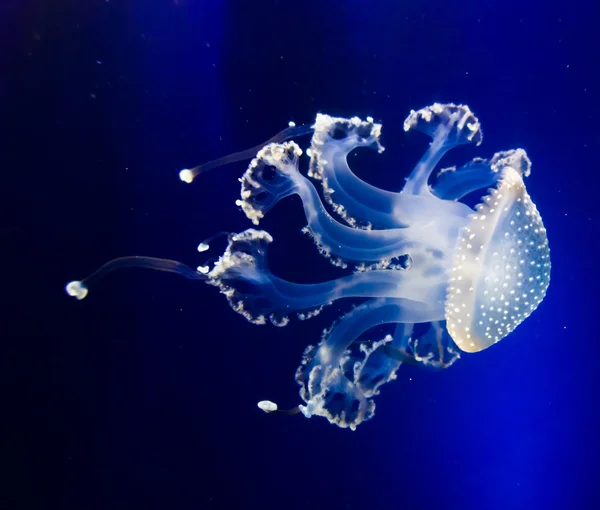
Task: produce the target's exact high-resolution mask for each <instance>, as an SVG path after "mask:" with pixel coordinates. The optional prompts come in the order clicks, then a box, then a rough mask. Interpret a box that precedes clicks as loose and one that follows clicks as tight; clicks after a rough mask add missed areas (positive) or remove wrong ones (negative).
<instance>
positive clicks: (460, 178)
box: [432, 149, 531, 200]
mask: <svg viewBox="0 0 600 510" xmlns="http://www.w3.org/2000/svg"><path fill="white" fill-rule="evenodd" d="M507 166H510V167H511V168H513V169H514V170H516V171H517V173H519V174H520V175H521V176H524V177H527V176H528V175H529V174H530V173H531V160H530V159H529V157H528V156H527V153H526V152H525V151H524V150H523V149H513V150H509V151H502V152H497V153H496V154H494V156H493V157H492V159H490V160H486V159H481V158H475V159H473V160H472V161H470V162H469V163H467V164H466V165H463V166H461V167H460V168H458V169H457V168H456V167H451V168H444V169H442V170H440V172H439V173H438V176H437V180H436V182H435V184H434V185H433V190H432V191H433V193H434V195H436V196H437V197H439V198H442V199H444V200H460V199H461V198H463V197H465V196H466V195H468V194H469V193H472V192H473V191H477V190H479V189H484V188H490V187H492V186H495V185H496V184H497V183H498V180H499V179H500V178H501V176H502V172H501V170H502V169H503V168H505V167H507Z"/></svg>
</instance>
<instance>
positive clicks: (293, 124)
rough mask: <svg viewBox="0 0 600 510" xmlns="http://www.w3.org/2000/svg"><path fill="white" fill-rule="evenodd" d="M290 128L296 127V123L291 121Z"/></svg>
mask: <svg viewBox="0 0 600 510" xmlns="http://www.w3.org/2000/svg"><path fill="white" fill-rule="evenodd" d="M288 126H289V127H296V123H295V122H294V121H293V120H290V121H289V122H288Z"/></svg>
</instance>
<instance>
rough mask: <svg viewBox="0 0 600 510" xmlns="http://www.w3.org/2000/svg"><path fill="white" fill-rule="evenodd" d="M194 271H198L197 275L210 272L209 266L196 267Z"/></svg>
mask: <svg viewBox="0 0 600 510" xmlns="http://www.w3.org/2000/svg"><path fill="white" fill-rule="evenodd" d="M196 271H198V272H199V273H202V274H208V273H209V272H210V267H209V266H198V267H197V268H196Z"/></svg>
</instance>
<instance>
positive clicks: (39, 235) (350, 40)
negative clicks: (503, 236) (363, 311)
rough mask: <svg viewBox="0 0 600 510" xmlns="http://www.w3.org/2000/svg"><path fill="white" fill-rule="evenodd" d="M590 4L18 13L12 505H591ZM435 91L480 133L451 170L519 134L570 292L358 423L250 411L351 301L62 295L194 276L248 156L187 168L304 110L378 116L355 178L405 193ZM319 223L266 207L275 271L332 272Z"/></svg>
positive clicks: (29, 8)
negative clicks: (106, 274)
mask: <svg viewBox="0 0 600 510" xmlns="http://www.w3.org/2000/svg"><path fill="white" fill-rule="evenodd" d="M596 4H597V2H593V1H588V2H584V1H577V0H575V1H570V2H567V1H560V2H549V3H548V2H546V3H541V2H511V1H509V2H490V3H487V4H485V3H483V2H480V1H479V2H474V1H462V2H442V1H440V0H434V1H431V2H400V1H395V2H385V1H382V2H378V1H373V0H372V1H359V0H352V1H347V2H334V1H318V2H317V1H313V0H304V1H291V0H286V1H283V0H280V1H264V2H263V1H254V2H243V1H216V0H204V1H200V0H177V1H173V0H152V1H151V0H146V1H142V0H130V1H125V0H121V1H119V0H110V2H108V1H104V0H87V1H74V0H71V1H66V0H55V1H37V2H35V1H34V2H11V1H7V2H5V4H4V5H3V7H2V8H1V11H0V12H1V14H2V16H1V17H2V35H1V36H0V37H1V38H2V45H3V48H4V50H6V51H3V52H2V55H3V56H2V58H3V61H2V68H3V69H4V70H5V71H6V72H5V73H4V77H3V78H0V84H1V85H0V93H1V94H2V97H3V98H4V99H3V100H2V101H1V104H0V114H1V115H2V117H3V118H4V119H5V121H4V122H2V124H3V125H2V132H3V136H2V144H3V145H4V144H5V145H6V147H5V149H4V150H3V151H2V156H1V161H2V163H3V164H2V168H3V181H4V185H3V186H2V190H1V197H2V200H1V201H2V206H1V207H2V224H1V225H0V226H1V231H0V237H1V239H2V243H1V244H2V247H3V259H4V260H5V261H6V262H5V264H4V277H3V280H4V285H3V286H4V289H3V293H2V294H3V298H2V299H3V311H4V313H5V319H4V320H3V326H2V329H3V330H4V333H2V338H3V339H4V342H2V345H3V346H2V351H3V352H2V354H1V355H0V357H1V358H2V362H1V364H2V367H1V369H2V370H1V371H2V374H3V375H2V378H3V379H4V378H6V382H5V383H4V384H3V385H2V388H3V389H2V398H3V402H4V405H3V419H2V421H3V422H4V427H6V432H5V433H4V434H2V439H1V441H2V451H3V452H4V453H3V454H2V458H3V461H2V462H3V464H5V468H4V470H3V471H4V473H5V478H4V480H3V482H2V484H5V488H4V489H2V490H1V491H0V493H1V494H0V498H1V499H0V508H2V509H7V510H9V509H10V510H13V509H19V510H20V509H30V508H35V509H49V508H60V509H61V510H67V509H79V510H91V509H111V510H115V509H154V508H156V509H159V508H160V509H170V510H171V509H207V510H209V509H210V510H213V509H214V510H217V509H254V508H261V509H265V510H269V509H294V510H295V509H331V510H337V509H340V510H350V509H352V510H354V509H380V508H399V509H400V508H401V509H403V510H404V509H429V508H444V509H461V510H467V509H506V508H511V509H532V508H535V509H547V508H557V509H567V508H568V509H597V508H600V465H599V460H598V459H599V458H600V457H599V454H600V439H599V437H600V434H599V433H598V431H599V430H600V418H599V415H598V410H597V402H598V391H597V390H598V389H599V388H600V384H599V377H598V370H599V368H600V362H599V360H600V347H599V344H598V340H599V333H598V326H597V322H596V320H595V319H596V317H597V314H598V308H599V305H600V300H599V299H598V277H599V276H600V274H599V273H600V271H599V269H598V263H597V254H598V249H597V246H598V243H599V242H600V241H598V239H597V238H598V234H600V218H599V215H598V210H597V206H598V199H597V190H598V185H597V180H598V159H597V156H598V151H597V147H598V144H599V142H600V128H599V127H598V118H599V117H600V107H599V106H598V104H599V103H598V96H599V94H600V77H599V74H598V69H597V64H596V63H595V61H596V59H597V55H598V50H599V49H600V39H599V35H598V28H597V22H596V20H597V19H598V14H599V13H598V11H599V10H600V7H598V6H597V5H596ZM434 101H444V102H449V101H453V102H462V103H466V104H468V105H469V106H470V107H471V108H472V109H473V111H474V112H475V114H476V115H477V116H478V117H479V118H480V120H481V122H482V125H483V130H484V135H485V136H484V142H483V145H482V146H481V147H479V148H477V149H474V148H470V147H467V148H460V149H457V150H455V151H453V153H451V155H450V156H449V158H448V160H445V161H444V162H445V163H446V162H447V163H448V164H451V163H460V162H464V161H466V160H468V159H471V158H472V157H475V156H483V157H486V156H491V155H492V154H493V153H494V152H496V151H498V150H506V149H511V148H516V147H522V148H524V149H526V150H527V152H528V154H529V156H530V157H531V159H532V161H533V170H532V175H531V177H530V178H529V179H528V190H529V192H530V194H531V196H532V198H533V200H534V202H535V203H536V204H537V206H538V208H539V210H540V212H541V214H542V217H543V218H544V221H545V224H546V227H547V230H548V234H549V239H550V246H551V250H552V262H553V272H552V281H551V285H550V289H549V293H548V295H547V297H546V299H545V301H544V302H543V303H542V305H541V306H540V308H539V309H538V310H537V311H536V312H535V313H534V314H533V316H532V317H530V318H529V319H528V320H527V321H526V322H525V323H524V324H523V325H521V326H520V327H519V328H518V330H517V331H516V332H515V333H513V334H512V335H511V336H510V337H509V338H507V339H506V340H504V341H503V342H501V343H500V344H499V345H497V346H494V347H493V348H491V349H489V350H486V351H485V352H482V353H480V354H477V355H470V356H469V355H464V356H463V358H462V359H461V360H460V361H459V362H458V363H457V364H456V365H454V366H453V367H451V368H450V369H449V370H447V371H444V372H441V373H435V372H427V371H423V370H419V369H416V368H414V367H403V368H402V369H401V370H400V371H399V373H398V380H397V381H396V382H394V383H393V384H389V385H387V386H386V387H384V388H383V390H382V394H381V395H380V397H379V398H378V399H377V412H376V416H375V418H374V419H373V420H371V421H370V422H367V423H365V424H363V425H361V426H360V427H359V429H358V430H357V431H356V432H350V431H348V430H340V429H338V428H337V427H335V426H331V425H329V424H327V422H326V421H325V420H323V419H318V418H315V419H312V420H305V419H303V418H301V417H295V418H287V417H280V416H267V415H265V414H263V413H261V412H260V411H259V410H258V409H257V408H256V402H257V401H258V400H261V399H264V398H269V399H273V400H275V401H277V402H279V403H280V404H281V405H283V406H290V407H291V406H293V405H295V404H297V403H298V396H297V391H298V388H297V385H296V383H295V382H294V380H293V375H294V371H295V369H296V366H297V365H298V363H299V361H300V357H301V354H302V351H303V349H304V347H305V346H306V345H307V344H309V343H315V342H316V341H318V338H319V334H320V331H321V329H322V328H324V327H327V326H328V325H329V324H330V322H331V321H332V320H333V319H334V318H335V317H337V316H338V315H339V314H340V313H342V308H343V307H340V306H334V307H332V308H331V309H330V310H327V311H326V312H324V314H322V315H321V316H319V317H318V318H316V319H313V320H311V321H308V322H298V321H294V322H293V323H291V324H290V325H289V326H288V327H287V328H285V329H276V328H272V327H257V326H253V325H251V324H249V323H247V322H246V321H245V320H244V319H243V318H242V317H241V316H239V315H237V314H235V313H233V312H232V311H231V310H230V309H229V308H228V306H227V304H226V301H225V299H224V298H222V296H218V295H217V293H216V291H215V289H213V288H210V287H207V286H204V285H201V284H198V283H194V282H189V281H185V280H182V279H178V278H175V277H173V276H169V275H164V274H153V273H149V272H135V271H132V272H123V273H120V274H118V275H117V274H115V275H114V276H111V277H110V278H109V279H107V280H106V281H105V282H103V284H102V285H100V286H99V287H97V288H96V289H95V292H92V293H91V294H90V297H89V298H88V299H86V301H84V302H82V303H76V302H74V301H71V300H69V299H68V298H67V297H66V296H65V295H64V293H63V290H62V289H63V286H64V284H65V283H66V282H67V281H68V280H71V279H73V278H81V277H83V276H84V275H86V274H87V273H88V272H89V271H90V270H91V269H93V268H95V267H96V266H98V265H99V264H101V263H103V262H105V261H106V260H108V259H111V258H114V257H117V256H122V255H128V254H145V255H152V256H158V257H167V258H173V259H178V260H181V261H184V262H187V263H189V264H190V265H192V266H195V265H197V264H199V263H200V262H201V261H202V258H201V257H199V255H198V253H197V252H196V251H195V247H196V246H197V244H198V242H199V241H201V240H202V239H203V238H205V237H206V236H208V235H210V234H212V233H214V232H216V231H219V230H223V229H226V230H230V231H240V230H243V229H244V228H246V227H247V226H248V222H247V220H246V219H245V217H244V216H243V215H242V214H241V213H240V212H239V211H238V210H237V208H236V207H235V205H234V201H235V199H236V198H237V196H238V193H239V183H238V182H237V178H238V177H239V176H240V175H241V173H242V171H243V170H244V168H245V167H244V164H236V165H232V166H231V167H229V168H223V169H219V170H218V171H215V172H214V173H212V174H207V175H205V176H204V177H203V178H202V179H199V180H198V182H196V183H194V185H192V186H186V185H184V184H182V183H181V182H180V181H179V180H178V178H177V171H178V170H179V169H180V168H181V167H185V166H192V165H194V164H197V163H199V162H203V161H208V160H210V159H213V158H215V157H218V156H221V155H224V154H227V153H229V152H233V151H236V150H239V149H243V148H246V147H248V146H251V145H253V144H255V143H258V142H260V141H261V140H264V139H266V138H268V137H270V136H271V135H272V134H274V133H275V132H276V131H278V130H280V129H282V128H283V127H285V126H286V124H287V122H288V121H289V120H291V119H292V120H294V121H296V122H297V123H308V122H311V121H312V120H313V119H314V116H315V114H316V113H317V112H324V113H329V114H333V115H345V116H350V115H360V116H366V115H372V116H373V117H374V118H375V119H376V120H377V121H381V122H382V123H383V144H384V145H385V147H386V151H385V153H384V154H383V155H377V154H375V153H372V154H371V153H365V154H363V153H361V154H360V155H359V156H357V158H356V163H355V168H356V169H357V172H358V173H359V175H361V176H363V177H364V178H367V179H369V180H370V182H372V183H374V184H376V185H379V186H382V187H387V188H389V189H398V188H400V186H401V184H402V182H403V178H404V177H405V176H406V175H407V173H408V172H409V170H410V168H411V167H412V165H413V164H414V162H415V161H416V160H417V159H418V157H419V156H420V155H421V154H422V152H423V151H424V149H425V147H426V144H427V140H426V139H425V138H424V137H422V136H419V135H411V136H405V135H404V133H403V131H402V121H403V120H404V118H405V116H406V115H407V114H408V112H409V110H410V109H411V108H418V107H421V106H424V105H427V104H430V103H432V102H434ZM368 166H371V167H373V168H374V169H375V171H374V172H373V173H371V174H367V173H365V171H364V170H365V168H366V167H368ZM361 169H362V170H361ZM302 224H303V215H302V212H301V209H300V208H299V201H298V200H297V199H296V198H294V199H289V200H286V201H284V202H283V203H281V204H278V205H277V208H276V209H275V212H273V213H271V215H270V216H268V217H267V219H266V221H265V223H264V228H265V229H266V230H269V231H270V232H271V233H272V234H273V235H274V237H275V240H276V241H275V243H274V244H273V246H272V247H273V249H272V251H271V253H270V256H271V265H272V268H273V271H274V272H277V273H278V274H279V275H281V276H284V277H286V278H289V279H292V280H295V281H300V282H309V281H318V280H322V279H327V278H331V277H333V276H334V275H335V274H338V273H336V270H335V269H334V268H333V267H332V266H331V265H330V264H329V263H328V262H326V261H324V260H322V259H321V258H320V257H319V256H318V255H317V253H316V250H315V249H314V247H313V245H312V244H311V242H310V240H309V239H308V238H307V237H306V236H302V235H301V234H300V233H299V229H300V228H301V226H302ZM7 473H9V476H8V477H6V474H7Z"/></svg>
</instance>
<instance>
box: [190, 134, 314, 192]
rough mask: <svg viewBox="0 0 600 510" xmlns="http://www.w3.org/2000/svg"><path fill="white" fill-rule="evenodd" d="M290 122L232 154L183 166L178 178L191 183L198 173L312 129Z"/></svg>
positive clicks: (244, 157)
mask: <svg viewBox="0 0 600 510" xmlns="http://www.w3.org/2000/svg"><path fill="white" fill-rule="evenodd" d="M291 124H292V125H290V127H288V128H286V129H283V130H281V131H280V132H279V133H277V134H276V135H274V136H272V137H271V138H269V139H268V140H267V141H266V142H263V143H261V144H259V145H256V146H255V147H251V148H250V149H245V150H243V151H239V152H234V153H233V154H229V155H227V156H223V157H222V158H218V159H213V160H212V161H208V162H207V163H203V164H201V165H198V166H195V167H193V168H184V169H183V170H181V171H180V172H179V178H180V179H181V180H182V181H183V182H185V183H187V184H191V183H192V182H193V180H194V179H195V178H196V177H198V175H200V174H203V173H205V172H208V171H210V170H214V169H215V168H219V167H221V166H225V165H229V164H230V163H235V162H236V161H242V160H244V159H250V158H252V157H253V156H254V155H255V154H256V153H257V152H258V151H259V150H260V149H261V148H262V147H264V146H265V145H268V144H270V143H275V142H283V141H285V140H289V139H290V138H294V137H295V136H302V135H307V134H309V133H311V132H312V129H313V128H312V126H306V125H302V126H296V125H293V123H291Z"/></svg>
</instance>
